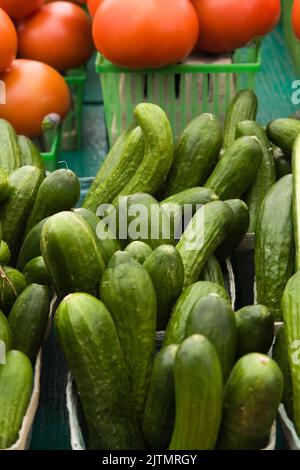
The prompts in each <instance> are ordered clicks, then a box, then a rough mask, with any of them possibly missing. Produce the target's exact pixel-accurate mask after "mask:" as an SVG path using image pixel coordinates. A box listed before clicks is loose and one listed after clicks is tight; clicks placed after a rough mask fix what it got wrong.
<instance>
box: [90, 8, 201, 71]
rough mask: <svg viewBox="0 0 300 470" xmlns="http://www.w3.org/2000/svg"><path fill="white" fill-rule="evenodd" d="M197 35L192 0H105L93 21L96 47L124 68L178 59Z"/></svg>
mask: <svg viewBox="0 0 300 470" xmlns="http://www.w3.org/2000/svg"><path fill="white" fill-rule="evenodd" d="M197 36H198V21H197V15H196V13H195V10H194V8H193V7H192V5H191V3H190V1H189V0H172V1H170V0H142V1H141V0H104V2H103V3H101V5H100V6H99V8H98V10H97V13H96V15H95V18H94V22H93V37H94V42H95V45H96V48H97V49H98V50H99V51H101V53H102V54H103V55H104V56H105V57H106V58H107V59H108V60H110V61H111V62H113V63H115V64H117V65H120V66H123V67H131V68H148V67H162V66H164V65H167V64H172V63H175V62H179V61H181V60H183V59H184V58H185V57H187V56H188V55H189V54H190V52H191V51H192V50H193V48H194V46H195V44H196V40H197Z"/></svg>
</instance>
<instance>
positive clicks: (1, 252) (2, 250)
mask: <svg viewBox="0 0 300 470" xmlns="http://www.w3.org/2000/svg"><path fill="white" fill-rule="evenodd" d="M10 257H11V254H10V249H9V247H8V244H7V243H6V242H4V241H3V240H1V242H0V265H3V264H4V265H8V263H9V261H10Z"/></svg>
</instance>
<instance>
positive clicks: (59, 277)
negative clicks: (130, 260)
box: [41, 212, 105, 296]
mask: <svg viewBox="0 0 300 470" xmlns="http://www.w3.org/2000/svg"><path fill="white" fill-rule="evenodd" d="M41 251H42V256H43V258H44V261H45V264H46V268H47V271H48V273H49V276H50V279H51V281H52V284H53V285H54V287H55V289H56V292H57V294H58V295H59V296H64V295H66V294H69V293H71V292H87V293H89V294H95V295H96V293H97V292H98V286H99V282H100V278H101V276H102V273H103V271H104V267H105V264H104V261H103V258H102V256H101V253H100V251H99V249H98V246H97V241H96V237H95V234H94V233H93V230H92V229H91V227H90V226H89V225H88V224H87V222H86V221H85V220H84V219H83V218H82V217H81V216H80V215H78V214H74V213H73V212H59V213H58V214H55V215H52V216H51V217H49V218H48V220H47V221H46V223H45V224H44V226H43V229H42V235H41Z"/></svg>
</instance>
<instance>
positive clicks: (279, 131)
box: [267, 118, 300, 155]
mask: <svg viewBox="0 0 300 470" xmlns="http://www.w3.org/2000/svg"><path fill="white" fill-rule="evenodd" d="M299 132H300V121H299V120H298V119H291V118H284V119H275V120H274V121H271V122H270V123H269V124H268V126H267V135H268V137H269V139H270V141H271V142H273V144H275V145H276V146H277V147H279V148H281V149H282V150H283V152H284V153H285V154H286V155H291V153H292V150H293V145H294V142H295V140H296V137H297V136H298V134H299Z"/></svg>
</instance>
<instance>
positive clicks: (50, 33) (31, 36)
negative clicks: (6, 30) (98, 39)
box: [18, 1, 94, 70]
mask: <svg viewBox="0 0 300 470" xmlns="http://www.w3.org/2000/svg"><path fill="white" fill-rule="evenodd" d="M18 39H19V56H20V57H22V58H25V59H33V60H39V61H41V62H44V63H46V64H48V65H51V66H52V67H54V68H55V69H57V70H67V69H70V68H75V67H79V66H80V65H82V64H84V63H85V62H86V61H87V60H88V59H89V58H90V56H91V55H92V53H93V51H94V45H93V38H92V22H91V19H90V17H89V16H88V14H87V13H86V12H85V11H84V10H83V9H82V8H80V7H79V6H78V5H75V4H74V3H69V2H59V1H58V2H53V3H49V4H47V5H43V6H42V7H41V8H40V9H39V10H38V11H37V12H36V13H35V14H33V15H32V16H30V17H28V18H26V19H25V20H24V21H22V22H21V23H20V24H19V25H18Z"/></svg>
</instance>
